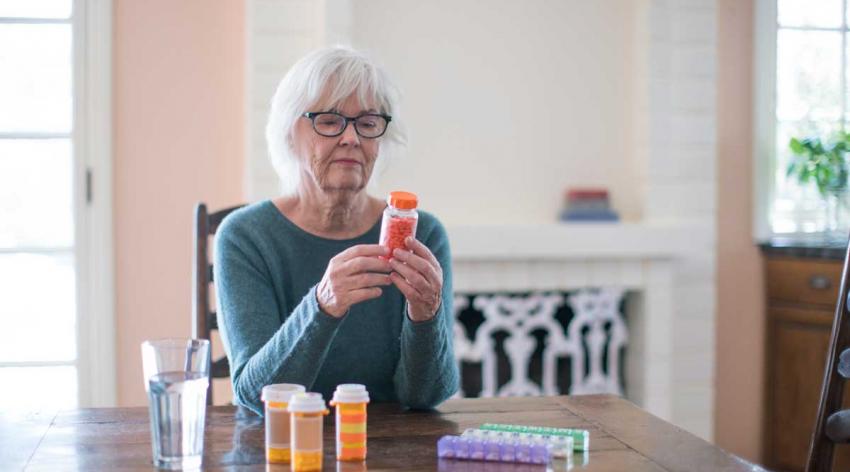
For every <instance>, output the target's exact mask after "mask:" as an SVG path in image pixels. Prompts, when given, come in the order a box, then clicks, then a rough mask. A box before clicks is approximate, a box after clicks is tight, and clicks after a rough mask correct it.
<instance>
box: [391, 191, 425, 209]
mask: <svg viewBox="0 0 850 472" xmlns="http://www.w3.org/2000/svg"><path fill="white" fill-rule="evenodd" d="M387 200H388V201H389V202H390V205H392V206H394V207H396V208H398V209H400V210H412V209H414V208H416V205H417V204H418V203H419V202H418V200H417V198H416V195H415V194H412V193H410V192H402V191H400V190H396V191H395V192H390V198H388V199H387Z"/></svg>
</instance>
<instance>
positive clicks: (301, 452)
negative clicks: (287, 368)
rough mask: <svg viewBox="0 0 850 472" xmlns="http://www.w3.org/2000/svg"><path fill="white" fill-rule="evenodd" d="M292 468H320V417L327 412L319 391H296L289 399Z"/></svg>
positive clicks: (299, 470)
mask: <svg viewBox="0 0 850 472" xmlns="http://www.w3.org/2000/svg"><path fill="white" fill-rule="evenodd" d="M287 409H288V410H289V413H291V414H292V417H291V418H290V425H291V426H290V429H291V431H292V470H293V471H294V472H307V471H314V470H322V417H323V416H325V415H327V414H328V410H327V409H326V408H325V400H324V399H323V398H322V395H321V394H320V393H312V392H308V393H296V394H295V395H293V396H292V398H291V399H290V400H289V407H288V408H287Z"/></svg>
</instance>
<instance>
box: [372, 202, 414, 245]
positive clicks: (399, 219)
mask: <svg viewBox="0 0 850 472" xmlns="http://www.w3.org/2000/svg"><path fill="white" fill-rule="evenodd" d="M417 205H418V200H417V198H416V195H414V194H412V193H410V192H402V191H395V192H390V196H389V197H388V198H387V208H386V209H385V210H384V217H383V219H382V220H381V237H380V239H379V244H380V245H381V246H385V247H387V248H389V250H390V256H391V255H392V251H393V250H394V249H396V248H400V249H405V248H406V247H407V246H405V244H404V240H405V238H407V237H408V236H411V237H416V224H417V223H418V222H419V213H418V212H417V211H416V206H417ZM387 258H389V256H388V257H387Z"/></svg>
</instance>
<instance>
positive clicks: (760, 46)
mask: <svg viewBox="0 0 850 472" xmlns="http://www.w3.org/2000/svg"><path fill="white" fill-rule="evenodd" d="M754 26H755V28H754V38H753V39H754V45H753V55H754V59H755V61H754V70H753V132H754V137H753V153H754V156H753V163H754V166H753V179H754V181H753V187H754V188H753V191H754V202H755V205H754V210H755V211H754V213H753V219H754V221H753V235H754V237H755V239H756V241H765V240H768V239H770V238H771V237H772V236H773V230H772V229H771V227H770V214H771V212H772V206H773V195H774V192H775V187H776V183H775V182H774V177H773V176H774V174H775V171H776V167H775V166H776V159H775V152H776V33H777V10H776V0H756V4H755V25H754Z"/></svg>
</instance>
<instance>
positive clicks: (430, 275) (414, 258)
mask: <svg viewBox="0 0 850 472" xmlns="http://www.w3.org/2000/svg"><path fill="white" fill-rule="evenodd" d="M425 250H426V251H428V249H427V248H425ZM428 254H431V251H428ZM432 257H433V256H432ZM393 261H397V262H399V261H400V262H403V263H404V264H406V265H407V266H409V267H412V268H413V269H415V270H416V271H417V272H419V273H420V274H422V276H423V277H425V279H427V280H428V282H429V283H431V284H435V283H438V282H439V283H442V279H443V275H442V274H443V270H442V268H441V267H440V264H439V263H437V261H436V259H434V262H433V263H431V262H430V261H429V260H428V259H425V258H423V257H421V256H419V255H417V254H414V253H412V252H410V251H405V250H403V249H396V250H395V251H393V258H392V259H390V265H391V266H392V268H393V270H395V269H396V265H393ZM408 280H409V279H408Z"/></svg>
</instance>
